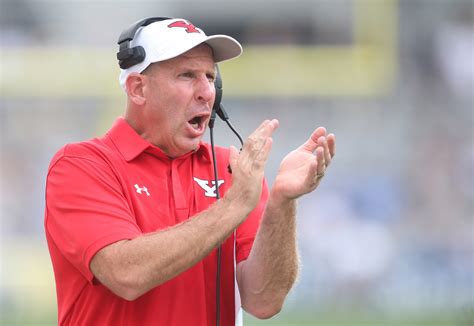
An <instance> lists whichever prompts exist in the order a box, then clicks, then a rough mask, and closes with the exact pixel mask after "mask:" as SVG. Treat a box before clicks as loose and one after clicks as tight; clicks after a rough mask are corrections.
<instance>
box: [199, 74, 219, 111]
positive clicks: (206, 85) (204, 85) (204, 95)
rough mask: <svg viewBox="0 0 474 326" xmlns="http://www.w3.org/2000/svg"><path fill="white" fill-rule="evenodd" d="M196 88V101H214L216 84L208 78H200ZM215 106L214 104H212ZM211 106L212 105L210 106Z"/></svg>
mask: <svg viewBox="0 0 474 326" xmlns="http://www.w3.org/2000/svg"><path fill="white" fill-rule="evenodd" d="M197 84H198V85H197V86H196V92H195V94H196V99H197V100H198V101H199V102H206V103H208V102H210V101H212V100H214V96H215V93H216V90H215V88H214V83H213V82H211V81H209V79H208V77H207V76H203V77H200V78H199V80H198V83H197ZM210 104H213V103H210ZM210 106H211V105H210Z"/></svg>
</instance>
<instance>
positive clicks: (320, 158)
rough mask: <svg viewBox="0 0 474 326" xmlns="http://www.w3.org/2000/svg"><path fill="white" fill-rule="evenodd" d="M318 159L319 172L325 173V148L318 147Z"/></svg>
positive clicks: (319, 173)
mask: <svg viewBox="0 0 474 326" xmlns="http://www.w3.org/2000/svg"><path fill="white" fill-rule="evenodd" d="M316 161H317V162H318V168H317V170H316V172H317V174H318V175H324V171H325V170H326V164H325V162H324V149H323V148H322V147H318V148H316Z"/></svg>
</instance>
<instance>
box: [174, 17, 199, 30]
mask: <svg viewBox="0 0 474 326" xmlns="http://www.w3.org/2000/svg"><path fill="white" fill-rule="evenodd" d="M168 27H169V28H172V27H182V28H186V32H188V33H200V32H199V30H198V29H197V28H196V26H194V25H193V24H191V23H187V22H185V21H184V20H178V21H175V22H174V23H171V24H169V25H168Z"/></svg>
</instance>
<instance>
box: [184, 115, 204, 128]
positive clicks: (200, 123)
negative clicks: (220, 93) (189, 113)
mask: <svg viewBox="0 0 474 326" xmlns="http://www.w3.org/2000/svg"><path fill="white" fill-rule="evenodd" d="M208 117H209V114H199V115H196V116H195V117H193V118H192V119H191V120H189V121H188V123H189V125H190V126H191V127H192V128H193V129H194V130H196V131H200V130H203V129H204V124H205V123H206V120H207V118H208Z"/></svg>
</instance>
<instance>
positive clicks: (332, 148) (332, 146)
mask: <svg viewBox="0 0 474 326" xmlns="http://www.w3.org/2000/svg"><path fill="white" fill-rule="evenodd" d="M326 140H327V142H328V148H329V154H331V158H333V157H334V155H336V136H335V135H334V134H329V135H328V136H327V138H326Z"/></svg>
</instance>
